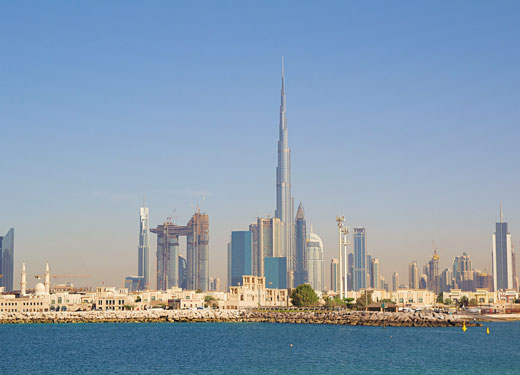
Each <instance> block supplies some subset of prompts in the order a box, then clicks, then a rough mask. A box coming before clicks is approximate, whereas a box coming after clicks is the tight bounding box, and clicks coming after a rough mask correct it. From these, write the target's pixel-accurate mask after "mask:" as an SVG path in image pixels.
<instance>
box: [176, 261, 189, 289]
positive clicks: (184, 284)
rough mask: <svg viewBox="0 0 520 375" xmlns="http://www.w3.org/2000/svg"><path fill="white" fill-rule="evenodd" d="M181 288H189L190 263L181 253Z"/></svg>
mask: <svg viewBox="0 0 520 375" xmlns="http://www.w3.org/2000/svg"><path fill="white" fill-rule="evenodd" d="M178 272H179V288H182V289H188V263H187V262H186V258H184V257H183V256H182V255H179V271H178Z"/></svg>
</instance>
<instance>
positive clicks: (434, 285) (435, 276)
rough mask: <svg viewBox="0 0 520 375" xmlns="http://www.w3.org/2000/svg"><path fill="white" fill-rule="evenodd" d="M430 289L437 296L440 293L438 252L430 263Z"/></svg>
mask: <svg viewBox="0 0 520 375" xmlns="http://www.w3.org/2000/svg"><path fill="white" fill-rule="evenodd" d="M428 265H429V266H428V271H429V274H428V288H429V289H430V290H431V291H434V292H435V294H439V293H440V279H439V254H437V250H435V251H434V252H433V257H432V259H431V260H430V262H429V263H428Z"/></svg>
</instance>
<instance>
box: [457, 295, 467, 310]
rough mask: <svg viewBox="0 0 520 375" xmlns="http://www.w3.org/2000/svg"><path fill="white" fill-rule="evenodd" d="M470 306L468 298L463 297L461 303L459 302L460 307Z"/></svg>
mask: <svg viewBox="0 0 520 375" xmlns="http://www.w3.org/2000/svg"><path fill="white" fill-rule="evenodd" d="M468 305H469V300H468V297H466V296H463V297H462V298H461V299H460V301H459V307H468Z"/></svg>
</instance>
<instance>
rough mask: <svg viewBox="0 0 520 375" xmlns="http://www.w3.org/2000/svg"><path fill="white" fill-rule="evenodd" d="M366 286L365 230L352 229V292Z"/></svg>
mask: <svg viewBox="0 0 520 375" xmlns="http://www.w3.org/2000/svg"><path fill="white" fill-rule="evenodd" d="M366 286H367V252H366V231H365V228H360V227H358V228H354V286H353V290H355V291H356V290H360V289H365V288H366Z"/></svg>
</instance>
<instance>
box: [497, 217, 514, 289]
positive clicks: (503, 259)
mask: <svg viewBox="0 0 520 375" xmlns="http://www.w3.org/2000/svg"><path fill="white" fill-rule="evenodd" d="M512 258H513V257H512V250H511V234H510V233H509V232H508V228H507V223H504V222H503V218H502V208H500V222H499V223H496V231H495V234H493V284H494V288H495V291H498V290H501V289H513V259H512Z"/></svg>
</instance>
